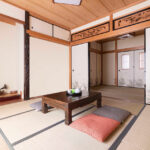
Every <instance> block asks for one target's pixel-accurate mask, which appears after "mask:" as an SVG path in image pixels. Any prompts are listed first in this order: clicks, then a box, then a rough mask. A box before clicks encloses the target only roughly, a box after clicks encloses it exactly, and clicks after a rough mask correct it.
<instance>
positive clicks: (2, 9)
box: [0, 1, 25, 21]
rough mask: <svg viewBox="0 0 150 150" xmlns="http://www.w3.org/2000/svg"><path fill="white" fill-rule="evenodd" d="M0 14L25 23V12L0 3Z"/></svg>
mask: <svg viewBox="0 0 150 150" xmlns="http://www.w3.org/2000/svg"><path fill="white" fill-rule="evenodd" d="M0 13H2V14H4V15H7V16H10V17H13V18H16V19H19V20H22V21H25V11H24V10H23V9H20V8H18V7H15V6H13V5H10V4H8V3H5V2H2V1H0Z"/></svg>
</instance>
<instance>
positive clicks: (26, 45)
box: [24, 11, 30, 100]
mask: <svg viewBox="0 0 150 150" xmlns="http://www.w3.org/2000/svg"><path fill="white" fill-rule="evenodd" d="M29 18H30V14H29V12H27V11H26V12H25V26H24V32H25V33H24V36H25V37H24V40H25V41H24V99H25V100H29V99H30V40H29V35H28V34H27V33H26V30H28V29H29V26H30V19H29Z"/></svg>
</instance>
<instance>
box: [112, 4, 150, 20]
mask: <svg viewBox="0 0 150 150" xmlns="http://www.w3.org/2000/svg"><path fill="white" fill-rule="evenodd" d="M149 7H150V5H149V6H146V7H142V8H140V9H137V10H134V11H132V12H129V13H126V14H123V15H121V16H118V17H116V18H114V20H116V19H119V18H122V17H125V16H129V15H131V14H134V13H136V12H138V11H142V10H144V9H147V8H149Z"/></svg>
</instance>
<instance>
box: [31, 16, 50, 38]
mask: <svg viewBox="0 0 150 150" xmlns="http://www.w3.org/2000/svg"><path fill="white" fill-rule="evenodd" d="M30 30H33V31H36V32H40V33H42V34H46V35H49V36H52V25H51V24H49V23H47V22H45V21H42V20H40V19H37V18H35V17H30Z"/></svg>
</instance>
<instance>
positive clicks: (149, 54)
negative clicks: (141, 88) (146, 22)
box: [145, 28, 150, 104]
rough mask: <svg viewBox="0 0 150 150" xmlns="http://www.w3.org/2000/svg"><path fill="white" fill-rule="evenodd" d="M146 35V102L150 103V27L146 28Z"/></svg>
mask: <svg viewBox="0 0 150 150" xmlns="http://www.w3.org/2000/svg"><path fill="white" fill-rule="evenodd" d="M145 34H146V35H145V37H146V39H145V40H146V45H145V46H146V103H147V104H150V28H147V29H146V30H145Z"/></svg>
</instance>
